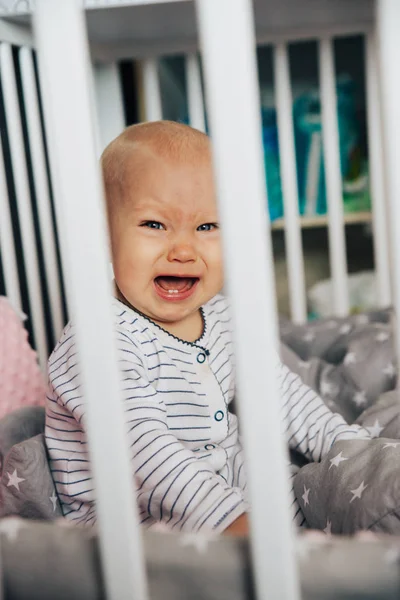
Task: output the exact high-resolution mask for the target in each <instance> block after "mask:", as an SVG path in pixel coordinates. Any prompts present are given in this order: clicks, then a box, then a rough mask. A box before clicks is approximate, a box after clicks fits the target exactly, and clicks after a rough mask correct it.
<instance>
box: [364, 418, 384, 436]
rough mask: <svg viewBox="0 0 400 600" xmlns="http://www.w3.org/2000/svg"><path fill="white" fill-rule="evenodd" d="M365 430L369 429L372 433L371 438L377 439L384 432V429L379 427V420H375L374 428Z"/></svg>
mask: <svg viewBox="0 0 400 600" xmlns="http://www.w3.org/2000/svg"><path fill="white" fill-rule="evenodd" d="M365 429H367V430H368V431H369V432H370V434H371V437H373V438H377V437H379V436H380V434H381V431H383V430H384V427H381V426H380V425H379V421H378V419H375V423H374V424H373V425H372V426H370V427H366V428H365Z"/></svg>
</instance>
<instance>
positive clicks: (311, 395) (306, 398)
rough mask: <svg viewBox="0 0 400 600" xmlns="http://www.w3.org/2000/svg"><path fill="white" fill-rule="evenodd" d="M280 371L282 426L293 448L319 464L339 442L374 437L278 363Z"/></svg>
mask: <svg viewBox="0 0 400 600" xmlns="http://www.w3.org/2000/svg"><path fill="white" fill-rule="evenodd" d="M278 370H279V374H278V380H279V388H280V392H281V397H282V416H283V424H284V430H285V433H286V436H287V439H288V442H289V446H290V448H292V449H293V450H297V451H298V452H300V453H301V454H303V455H304V456H306V457H307V458H308V459H309V460H312V461H315V462H318V461H320V460H321V458H322V457H323V456H325V454H327V453H328V452H329V450H330V449H331V447H332V445H333V444H334V443H335V442H336V441H338V440H346V439H354V438H359V439H369V438H370V437H371V436H370V434H369V433H368V431H366V430H365V429H363V428H362V427H360V426H359V425H349V424H348V423H346V421H345V420H344V419H343V417H342V416H340V415H338V414H337V413H333V412H332V411H330V410H329V408H328V407H327V406H326V405H325V404H324V402H323V401H322V400H321V398H320V397H319V396H318V395H317V394H316V393H315V392H314V391H313V390H311V389H310V388H309V387H308V386H306V385H304V384H303V383H302V381H301V379H300V377H299V376H298V375H295V374H294V373H292V372H291V371H289V369H288V368H287V367H285V366H284V365H283V364H281V363H279V366H278Z"/></svg>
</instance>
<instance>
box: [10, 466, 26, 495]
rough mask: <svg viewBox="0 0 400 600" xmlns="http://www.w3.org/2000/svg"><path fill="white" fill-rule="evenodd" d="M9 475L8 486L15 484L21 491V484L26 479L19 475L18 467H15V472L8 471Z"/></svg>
mask: <svg viewBox="0 0 400 600" xmlns="http://www.w3.org/2000/svg"><path fill="white" fill-rule="evenodd" d="M7 475H8V477H9V482H8V483H7V487H10V486H12V485H13V486H14V487H15V488H17V490H18V491H19V484H20V483H21V482H22V481H25V479H22V478H21V477H18V473H17V469H14V473H12V474H11V473H7Z"/></svg>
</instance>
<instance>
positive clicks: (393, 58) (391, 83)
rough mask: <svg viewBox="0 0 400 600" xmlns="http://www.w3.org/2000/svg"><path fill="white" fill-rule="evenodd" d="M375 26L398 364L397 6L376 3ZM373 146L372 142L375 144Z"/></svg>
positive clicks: (390, 0)
mask: <svg viewBox="0 0 400 600" xmlns="http://www.w3.org/2000/svg"><path fill="white" fill-rule="evenodd" d="M376 24H377V41H378V50H379V53H378V56H379V67H380V69H379V75H380V82H381V99H382V100H381V101H382V121H383V143H384V147H383V155H384V160H385V167H386V168H385V175H386V186H385V187H386V193H387V200H388V212H389V215H390V228H389V231H390V234H391V240H390V241H391V246H390V250H391V267H392V286H393V301H394V308H395V313H396V316H397V319H396V323H397V330H396V350H397V353H396V354H397V361H398V362H399V360H400V332H399V317H400V166H399V165H400V78H399V65H400V45H399V31H400V3H399V2H398V0H377V3H376ZM374 143H375V141H374Z"/></svg>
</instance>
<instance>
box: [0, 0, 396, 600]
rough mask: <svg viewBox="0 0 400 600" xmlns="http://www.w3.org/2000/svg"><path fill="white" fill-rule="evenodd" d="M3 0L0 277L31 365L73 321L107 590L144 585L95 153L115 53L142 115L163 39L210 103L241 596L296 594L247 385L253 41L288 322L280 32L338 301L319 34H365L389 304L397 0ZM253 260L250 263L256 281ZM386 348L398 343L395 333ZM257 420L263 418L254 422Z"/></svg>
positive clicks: (326, 39) (258, 289) (291, 243)
mask: <svg viewBox="0 0 400 600" xmlns="http://www.w3.org/2000/svg"><path fill="white" fill-rule="evenodd" d="M1 10H2V15H1V16H2V17H3V18H2V20H1V21H0V42H1V44H0V70H1V86H2V96H3V105H4V114H3V115H0V118H1V119H2V130H1V145H0V152H1V155H0V203H1V204H0V212H1V221H0V249H1V262H2V272H3V278H4V288H5V290H6V293H7V295H8V296H9V298H10V299H11V300H12V302H13V304H14V306H15V307H17V308H19V309H20V310H22V309H23V308H24V307H23V303H22V299H21V298H22V296H21V289H22V291H23V292H24V294H25V297H27V298H28V309H29V319H30V323H31V326H32V332H33V339H34V342H35V347H36V349H37V352H38V356H39V360H40V363H41V365H42V367H43V369H45V368H46V367H45V365H46V360H47V356H48V354H49V350H50V349H51V347H52V346H53V345H54V343H55V341H56V339H57V337H58V335H59V334H60V332H61V330H62V327H63V325H64V323H65V320H66V314H67V312H68V314H73V315H74V319H75V322H76V324H77V329H78V332H79V336H78V343H79V347H80V355H81V361H82V367H83V373H84V380H83V387H84V390H85V396H86V400H87V412H88V439H89V443H90V447H91V452H92V463H93V472H94V479H95V484H96V494H97V507H98V515H99V526H100V548H101V557H102V567H103V574H104V579H105V586H106V590H107V598H109V599H113V600H120V599H122V598H132V597H135V598H138V599H140V600H145V599H146V598H147V597H148V584H147V578H146V568H145V564H144V558H143V544H142V538H141V534H140V532H139V529H138V525H137V515H136V508H135V505H134V502H133V501H132V499H133V489H132V484H131V480H130V477H129V464H128V457H127V456H126V452H125V445H124V443H123V438H124V436H123V422H122V414H115V411H114V410H112V409H111V406H112V399H113V398H115V397H117V396H118V389H119V379H118V378H119V374H118V370H117V366H116V355H115V352H114V349H113V337H112V327H111V316H110V307H109V304H108V300H107V298H108V297H109V293H110V275H109V258H108V255H107V252H106V248H107V241H106V229H105V221H104V215H103V210H102V204H101V197H102V188H101V183H100V177H99V170H98V165H97V161H98V157H99V155H100V153H101V151H102V149H103V148H104V147H105V145H106V144H107V143H108V142H109V141H110V140H111V139H112V138H113V137H115V136H116V135H117V134H118V133H119V132H120V131H121V130H122V129H123V127H124V124H125V120H124V119H125V118H124V110H123V101H122V92H121V86H120V81H119V78H118V71H117V63H118V61H120V60H121V59H124V60H127V59H129V60H133V59H135V61H137V62H138V63H139V64H140V67H141V71H142V81H143V98H144V112H145V118H146V120H158V119H161V118H162V117H163V110H162V99H161V91H160V81H159V74H158V69H157V61H158V59H159V57H161V56H167V55H172V54H176V53H180V54H184V55H185V69H186V85H187V98H188V107H189V120H190V123H191V124H192V125H193V126H194V127H196V128H198V129H201V130H204V128H205V105H206V106H207V110H208V117H209V122H210V127H211V134H212V138H213V145H214V158H215V169H216V183H217V190H218V197H219V207H220V211H221V219H222V221H223V223H224V232H225V235H224V249H225V262H226V271H227V280H228V289H229V293H230V295H231V297H232V307H233V316H234V321H235V325H236V340H237V359H238V390H239V416H240V421H241V427H242V432H243V439H244V448H245V452H246V456H247V462H248V478H249V484H250V496H251V500H252V511H253V512H252V523H253V527H252V536H251V548H252V563H253V566H252V569H253V574H254V575H253V576H254V585H255V596H256V597H257V598H260V599H267V598H269V599H278V598H279V599H282V600H283V599H287V600H289V599H290V600H295V599H296V598H299V597H300V595H299V594H300V592H299V576H298V569H297V562H296V558H295V552H294V544H295V541H294V535H293V532H292V530H291V525H290V520H289V516H288V511H287V510H286V503H285V502H284V501H282V499H283V498H285V496H286V495H287V493H288V490H287V484H286V468H285V454H284V445H283V441H282V439H281V436H280V433H279V430H280V428H279V414H278V408H277V402H273V401H271V402H269V403H265V404H260V403H259V402H258V401H257V398H259V397H260V395H262V394H263V392H265V394H266V393H267V390H268V394H269V396H270V397H271V388H272V389H274V383H273V382H274V375H273V367H272V364H273V360H272V356H273V353H274V347H275V343H276V339H277V328H276V327H275V325H272V326H271V324H275V323H276V322H277V319H276V306H275V292H274V283H273V258H272V250H271V240H270V226H269V223H268V219H267V217H266V213H265V204H266V202H265V193H266V192H265V182H264V173H263V167H262V158H261V137H260V131H261V123H260V114H259V113H260V111H259V92H258V85H257V77H256V61H255V55H254V48H255V45H256V44H264V45H271V46H272V47H273V61H274V83H275V93H276V100H277V102H276V104H277V117H278V132H279V145H280V153H281V177H282V185H283V199H284V211H285V219H284V228H285V240H286V257H287V264H288V275H289V293H290V307H291V317H292V319H293V321H294V322H296V323H302V322H305V320H306V292H305V276H304V261H303V251H302V242H301V224H300V219H299V211H298V189H297V175H296V161H295V149H294V132H293V122H292V89H291V77H290V64H289V52H288V48H289V44H290V43H292V42H294V41H299V40H309V39H312V40H316V41H317V47H318V59H319V84H320V93H321V102H322V121H323V131H324V135H323V146H324V155H325V160H326V190H327V202H328V218H327V226H328V231H329V257H330V266H331V273H332V280H333V303H334V313H335V315H337V316H345V315H346V314H348V311H349V301H348V288H347V285H348V283H347V282H348V280H347V275H348V273H347V265H346V248H345V234H344V227H345V224H344V214H343V203H342V180H341V174H340V154H339V139H338V124H337V112H336V87H335V64H334V50H333V42H334V40H335V39H336V38H338V37H341V36H345V35H353V34H358V35H362V36H363V37H364V41H365V56H366V61H365V74H366V82H367V109H368V112H367V121H368V137H369V152H370V156H369V160H370V176H371V190H372V202H373V205H372V228H373V240H374V256H375V269H376V276H377V287H378V297H379V304H380V306H387V305H389V304H391V303H393V305H394V307H395V309H396V312H397V314H399V312H400V264H399V259H398V257H399V256H400V235H399V234H400V230H399V227H400V225H399V223H400V205H399V202H398V200H397V198H398V196H399V195H400V170H399V168H398V164H397V163H398V162H399V160H400V119H399V109H398V107H399V106H400V88H399V85H400V84H399V83H398V77H397V60H398V59H399V57H400V54H399V50H398V48H397V35H398V32H397V29H396V28H397V27H398V24H400V4H399V3H398V0H376V2H374V1H373V0H352V2H349V1H348V0H347V1H346V0H284V1H283V0H281V1H280V2H275V1H271V2H269V1H267V0H255V1H254V2H253V3H251V2H250V0H197V1H196V2H193V1H191V0H174V1H170V0H131V1H128V0H86V1H84V2H82V0H59V1H58V2H55V1H54V0H36V1H35V2H34V1H28V0H25V1H23V2H22V1H21V2H16V1H15V0H14V1H11V0H10V1H9V2H2V8H1ZM85 19H86V22H85ZM197 38H198V39H197ZM198 51H200V52H201V57H202V67H203V72H201V66H200V62H199V59H198V55H197V52H198ZM202 78H204V88H205V94H204V93H203V81H202ZM205 99H206V100H205ZM243 107H246V109H245V110H243ZM237 115H240V119H238V118H237ZM232 123H235V128H232ZM77 132H79V139H77ZM10 173H11V175H10ZM82 173H84V174H85V176H84V177H82V176H81V174H82ZM8 198H10V199H11V202H10V201H9V200H8ZM244 199H245V202H246V210H244V211H243V203H244ZM10 206H14V207H15V209H14V210H16V211H17V212H16V213H15V214H11V210H10ZM16 220H17V221H18V223H19V227H16V225H15V222H16ZM21 265H22V267H21ZM249 265H251V269H249ZM43 272H44V275H43ZM254 273H259V274H260V276H259V277H257V278H256V280H254ZM88 274H90V276H88ZM64 288H65V296H66V298H67V301H66V306H65V305H64V301H63V298H64V292H63V290H64ZM93 296H95V297H96V298H97V301H96V304H95V306H94V307H93V310H92V312H91V313H90V314H88V313H87V311H86V309H85V308H84V307H85V304H86V302H87V299H88V298H90V297H93ZM245 315H246V319H247V321H246V326H244V319H243V318H242V317H243V316H245ZM99 323H102V327H99ZM256 347H257V348H258V349H259V350H258V352H257V356H255V355H254V352H253V349H254V348H256ZM99 348H101V350H102V351H101V353H99V351H98V349H99ZM397 350H398V352H397V354H398V355H399V353H400V336H397ZM93 357H96V359H95V360H93ZM273 395H275V396H276V392H275V391H274V394H273ZM254 414H257V415H258V418H257V419H253V418H252V416H253V415H254ZM263 423H268V435H267V436H265V433H264V426H263ZM105 439H107V440H108V443H107V444H104V440H105ZM265 452H268V453H269V454H270V455H272V456H274V457H276V460H275V461H274V462H273V463H272V464H270V465H269V466H268V472H267V474H266V473H265V469H266V467H265V464H264V461H263V459H262V458H261V457H262V456H263V454H265ZM116 464H118V465H119V467H118V473H115V469H114V465H116ZM271 488H273V489H274V494H273V495H271V493H270V490H271ZM116 498H117V501H116V500H115V499H116ZM256 523H257V526H255V524H256ZM133 532H135V533H133ZM266 557H267V558H266ZM330 597H332V596H330ZM337 597H339V596H337ZM382 597H384V596H382ZM385 597H386V596H385Z"/></svg>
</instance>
